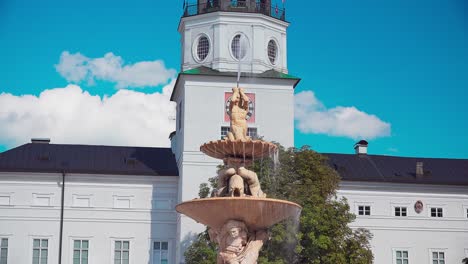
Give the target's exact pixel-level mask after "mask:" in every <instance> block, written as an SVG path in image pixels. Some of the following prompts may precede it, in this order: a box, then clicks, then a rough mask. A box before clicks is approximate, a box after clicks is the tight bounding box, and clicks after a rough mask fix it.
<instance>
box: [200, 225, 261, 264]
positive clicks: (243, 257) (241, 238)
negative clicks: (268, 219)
mask: <svg viewBox="0 0 468 264" xmlns="http://www.w3.org/2000/svg"><path fill="white" fill-rule="evenodd" d="M209 234H210V239H211V240H212V241H215V242H216V243H217V244H218V245H219V252H218V257H217V261H216V263H217V264H250V263H256V261H257V259H258V252H259V250H260V248H261V247H262V245H263V243H264V241H265V240H266V239H267V232H266V231H265V230H259V231H257V232H254V233H249V232H248V229H247V226H246V225H245V223H244V222H242V221H238V220H229V221H227V222H226V223H225V224H224V226H223V227H222V228H221V229H220V230H214V229H210V230H209Z"/></svg>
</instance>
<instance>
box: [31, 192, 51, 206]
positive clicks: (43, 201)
mask: <svg viewBox="0 0 468 264" xmlns="http://www.w3.org/2000/svg"><path fill="white" fill-rule="evenodd" d="M51 198H52V194H39V193H33V205H35V206H50V204H51V203H50V200H51Z"/></svg>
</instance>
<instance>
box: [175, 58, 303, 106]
mask: <svg viewBox="0 0 468 264" xmlns="http://www.w3.org/2000/svg"><path fill="white" fill-rule="evenodd" d="M183 75H200V76H225V77H233V78H237V72H222V71H218V70H214V69H212V68H209V67H206V66H200V67H197V68H193V69H190V70H186V71H183V72H181V73H179V75H178V76H177V81H176V84H175V85H174V90H173V91H172V95H171V100H173V96H174V92H175V89H177V87H178V85H177V84H178V82H179V79H180V76H183ZM241 77H242V78H269V79H283V80H292V81H294V88H295V87H296V86H297V84H298V83H299V82H300V81H301V79H300V78H298V77H296V76H293V75H290V74H287V73H282V72H279V71H275V70H268V71H265V72H262V73H250V72H241Z"/></svg>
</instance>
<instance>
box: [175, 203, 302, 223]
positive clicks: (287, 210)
mask: <svg viewBox="0 0 468 264" xmlns="http://www.w3.org/2000/svg"><path fill="white" fill-rule="evenodd" d="M301 209H302V207H301V206H299V205H298V204H296V203H293V202H289V201H283V200H277V199H270V198H258V197H212V198H203V199H194V200H191V201H187V202H183V203H181V204H178V205H177V206H176V210H177V212H179V213H182V214H184V215H186V216H188V217H190V218H192V219H194V220H195V221H197V222H199V223H202V224H204V225H207V226H209V227H211V228H221V227H222V226H223V225H224V224H225V223H226V222H227V221H228V220H239V221H243V222H244V223H245V224H246V225H247V226H248V228H249V231H256V230H262V229H267V228H269V227H271V226H272V225H274V224H276V223H278V222H281V221H282V220H285V219H286V218H290V217H291V218H297V217H299V215H300V213H301Z"/></svg>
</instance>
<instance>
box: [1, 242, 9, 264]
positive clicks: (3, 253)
mask: <svg viewBox="0 0 468 264" xmlns="http://www.w3.org/2000/svg"><path fill="white" fill-rule="evenodd" d="M7 263H8V238H2V239H1V240H0V264H7Z"/></svg>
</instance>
